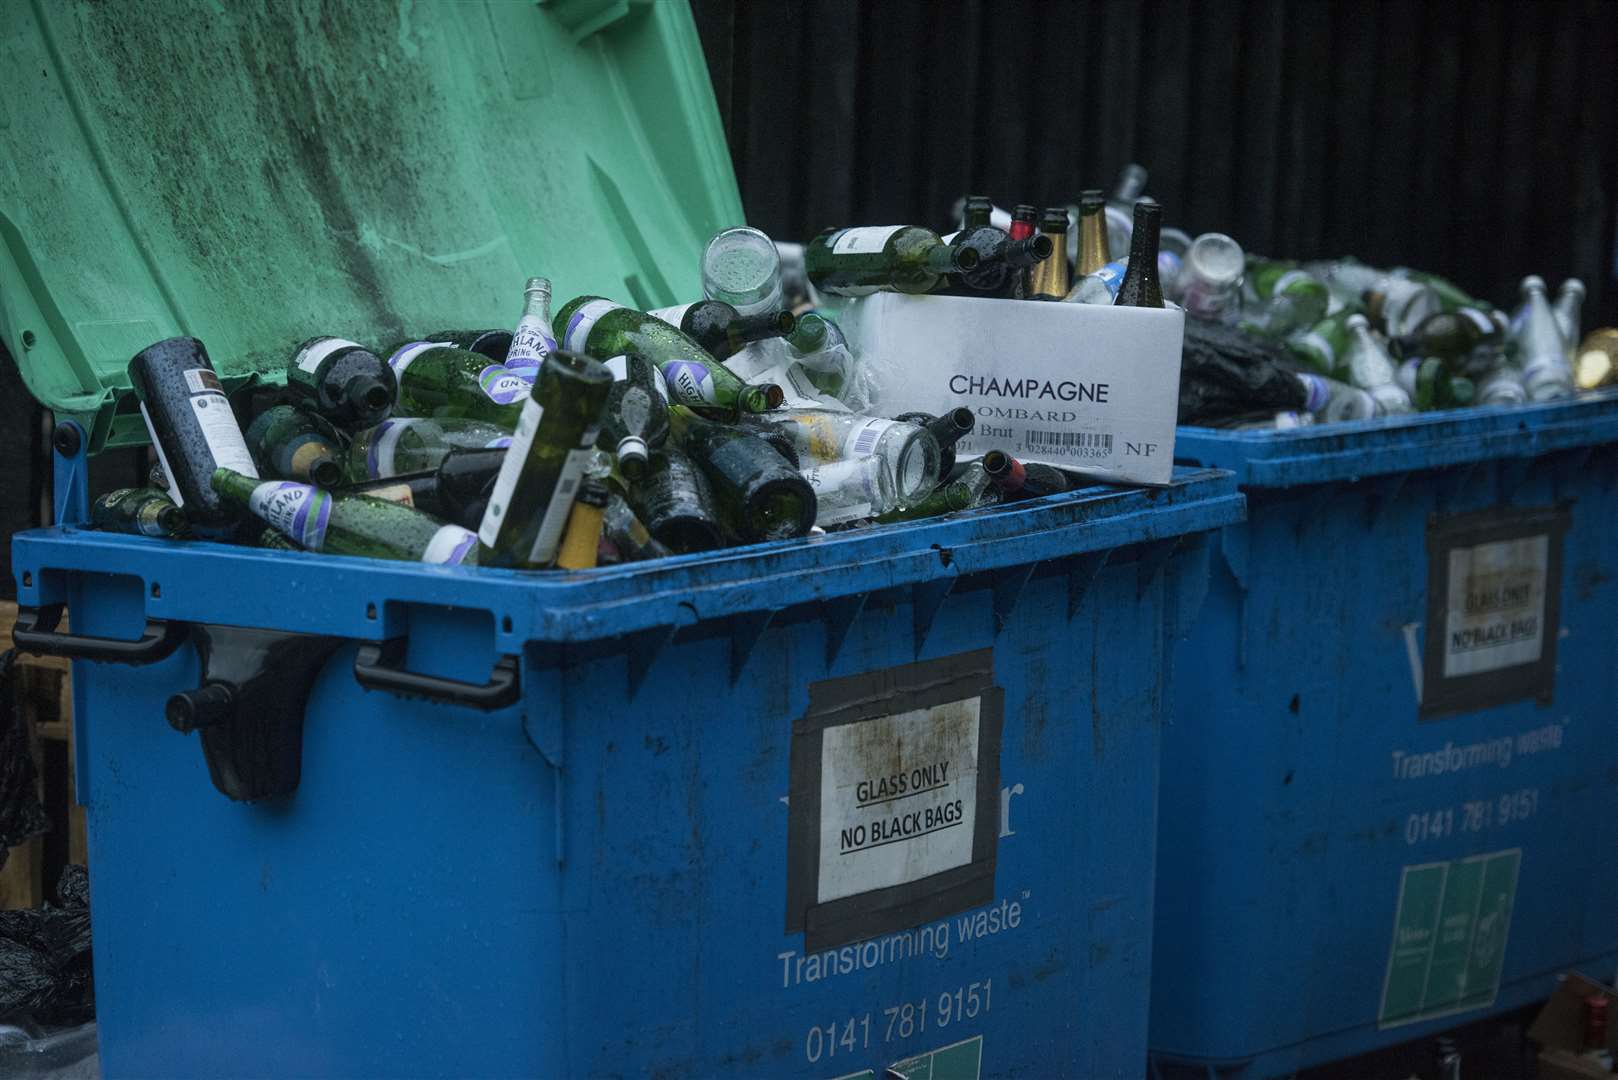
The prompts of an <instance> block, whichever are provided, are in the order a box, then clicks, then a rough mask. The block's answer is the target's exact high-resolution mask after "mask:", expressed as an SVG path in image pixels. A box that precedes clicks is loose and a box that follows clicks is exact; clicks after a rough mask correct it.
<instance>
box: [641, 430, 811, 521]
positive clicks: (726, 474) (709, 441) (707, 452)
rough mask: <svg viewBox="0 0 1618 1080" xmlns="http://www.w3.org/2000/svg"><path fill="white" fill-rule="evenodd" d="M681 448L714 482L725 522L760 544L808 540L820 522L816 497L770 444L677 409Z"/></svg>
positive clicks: (800, 476)
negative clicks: (790, 538)
mask: <svg viewBox="0 0 1618 1080" xmlns="http://www.w3.org/2000/svg"><path fill="white" fill-rule="evenodd" d="M669 421H670V426H671V428H672V429H673V431H674V434H675V437H676V438H678V439H679V440H680V447H681V449H683V450H684V451H685V452H686V455H687V456H688V457H689V458H690V459H691V461H692V462H693V463H694V464H695V465H696V466H697V467H698V468H699V469H701V470H702V472H703V473H704V475H706V476H707V478H708V484H709V487H710V488H711V490H712V491H713V493H714V497H715V505H716V506H717V507H718V509H719V511H720V514H721V520H723V521H724V522H725V524H726V525H728V526H729V529H730V531H731V532H732V533H734V534H735V535H736V536H737V537H738V538H740V539H741V540H743V541H745V542H748V543H754V542H761V541H766V540H785V539H787V538H789V537H794V536H803V535H805V534H806V533H808V531H809V527H810V526H811V525H813V524H814V522H815V493H814V490H813V489H812V488H811V487H810V486H809V484H808V482H807V481H805V480H804V478H803V476H802V474H800V473H799V472H798V471H797V470H795V469H794V468H792V466H791V465H790V464H788V463H787V461H786V460H785V459H783V458H782V457H781V455H780V454H778V453H776V452H775V448H774V447H772V446H771V445H770V444H769V443H768V442H766V441H765V440H763V439H760V438H758V437H757V436H755V435H752V434H750V433H749V432H747V431H745V430H743V429H742V428H738V427H731V426H728V425H724V424H716V423H714V422H713V421H711V420H704V419H703V418H702V417H700V416H698V415H697V414H695V413H693V412H691V411H690V410H688V409H683V408H674V409H671V410H670V413H669Z"/></svg>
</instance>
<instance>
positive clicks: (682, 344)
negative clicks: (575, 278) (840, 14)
mask: <svg viewBox="0 0 1618 1080" xmlns="http://www.w3.org/2000/svg"><path fill="white" fill-rule="evenodd" d="M556 325H557V326H559V327H561V336H560V338H559V339H558V340H559V341H560V342H561V346H562V348H564V349H567V350H570V351H572V352H577V353H585V354H588V355H590V356H593V357H596V358H597V359H600V360H606V359H609V358H611V357H614V356H644V357H645V358H646V359H648V360H650V361H652V363H654V364H656V365H657V366H658V368H659V369H660V370H661V371H662V372H663V378H664V381H665V382H667V384H668V388H669V398H670V400H672V401H674V402H676V403H678V404H681V405H689V406H691V407H692V408H694V409H697V410H698V411H699V412H701V413H702V414H703V415H705V416H708V417H710V418H711V419H715V420H731V419H734V418H735V417H736V415H737V413H738V412H750V413H757V412H766V411H768V410H770V409H773V408H775V407H776V406H777V405H779V404H781V397H782V395H781V390H780V388H779V387H776V386H749V385H748V384H746V383H744V382H742V380H741V379H738V378H737V377H736V376H735V375H734V374H733V373H732V372H731V371H730V370H729V369H728V368H726V367H725V365H723V364H721V363H720V362H719V361H718V360H715V359H714V358H713V357H712V356H711V355H710V354H709V353H708V350H706V349H704V348H703V347H702V346H701V345H698V344H697V343H696V342H695V341H692V340H691V339H690V338H689V337H687V336H686V335H685V334H684V333H682V332H681V331H680V330H679V329H677V328H675V327H673V326H670V325H669V324H668V323H666V322H664V321H663V320H662V319H659V318H658V317H657V316H655V315H650V314H647V313H646V312H644V311H636V310H635V309H634V308H626V307H624V306H623V305H622V304H615V303H613V302H612V301H611V300H607V299H604V298H602V297H599V296H578V297H575V298H573V299H572V300H569V301H568V302H567V303H566V304H563V305H562V310H560V311H558V312H557V313H556Z"/></svg>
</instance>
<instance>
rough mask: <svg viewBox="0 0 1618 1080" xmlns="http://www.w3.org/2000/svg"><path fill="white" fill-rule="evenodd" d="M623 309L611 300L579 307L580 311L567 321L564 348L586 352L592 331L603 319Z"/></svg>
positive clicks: (592, 302) (595, 301)
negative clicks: (604, 316)
mask: <svg viewBox="0 0 1618 1080" xmlns="http://www.w3.org/2000/svg"><path fill="white" fill-rule="evenodd" d="M622 307H623V305H622V304H615V303H613V302H612V301H611V300H591V301H590V302H588V303H586V304H581V305H579V310H577V311H575V312H574V313H573V316H572V317H571V318H569V319H568V320H567V329H566V330H564V331H563V332H562V348H564V349H567V350H568V351H569V352H584V351H585V348H584V345H585V342H587V341H589V340H590V331H592V330H594V329H595V326H596V323H597V322H598V321H600V319H601V317H602V316H603V315H606V314H608V313H609V312H613V311H617V310H619V309H620V308H622Z"/></svg>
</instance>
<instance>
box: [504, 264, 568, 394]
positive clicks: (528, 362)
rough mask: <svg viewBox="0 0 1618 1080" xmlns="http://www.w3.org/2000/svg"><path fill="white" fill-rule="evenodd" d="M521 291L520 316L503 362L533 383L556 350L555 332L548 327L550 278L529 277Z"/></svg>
mask: <svg viewBox="0 0 1618 1080" xmlns="http://www.w3.org/2000/svg"><path fill="white" fill-rule="evenodd" d="M522 293H523V307H522V316H521V318H519V319H518V320H517V330H516V332H515V333H514V334H512V335H511V348H510V350H508V351H507V353H506V357H505V360H504V361H503V363H504V364H505V365H506V368H507V369H508V370H510V371H514V372H516V373H517V374H518V375H521V376H522V377H523V378H525V379H527V380H528V381H529V382H533V381H534V379H535V378H536V377H537V376H538V375H539V367H540V365H541V364H543V363H544V362H545V358H546V357H547V356H549V355H550V354H551V353H553V352H555V351H556V332H555V331H554V330H552V329H551V281H550V278H542V277H531V278H529V279H528V281H527V283H526V284H524V285H523V291H522Z"/></svg>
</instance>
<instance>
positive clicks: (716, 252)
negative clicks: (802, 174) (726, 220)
mask: <svg viewBox="0 0 1618 1080" xmlns="http://www.w3.org/2000/svg"><path fill="white" fill-rule="evenodd" d="M781 271H782V267H781V252H780V249H779V248H778V247H777V246H776V245H775V244H774V243H773V242H772V241H771V240H770V238H769V237H768V236H766V235H764V234H763V233H762V232H760V231H759V230H757V229H754V228H749V227H748V226H746V225H741V226H738V227H736V228H733V229H724V230H722V231H720V232H717V233H715V234H714V235H713V236H712V237H711V238H710V239H709V240H708V245H707V246H706V247H705V248H703V249H702V295H703V296H704V297H706V298H707V299H709V300H718V301H720V302H721V303H725V304H729V305H730V306H731V307H733V308H735V309H736V311H737V312H738V313H740V314H742V315H745V316H760V315H769V314H772V313H774V312H777V311H782V310H785V308H786V306H787V305H786V303H785V299H784V296H783V292H782V281H781V278H782V272H781Z"/></svg>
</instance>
